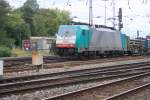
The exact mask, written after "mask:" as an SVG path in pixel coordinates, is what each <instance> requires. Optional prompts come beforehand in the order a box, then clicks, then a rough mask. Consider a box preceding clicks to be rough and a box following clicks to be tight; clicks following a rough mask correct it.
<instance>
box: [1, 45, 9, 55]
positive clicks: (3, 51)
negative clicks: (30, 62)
mask: <svg viewBox="0 0 150 100" xmlns="http://www.w3.org/2000/svg"><path fill="white" fill-rule="evenodd" d="M10 56H11V49H10V48H8V47H6V46H3V45H0V57H10Z"/></svg>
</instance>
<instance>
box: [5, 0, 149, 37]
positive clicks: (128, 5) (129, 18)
mask: <svg viewBox="0 0 150 100" xmlns="http://www.w3.org/2000/svg"><path fill="white" fill-rule="evenodd" d="M6 1H8V2H9V4H10V5H11V7H12V8H18V7H20V6H22V5H23V3H24V2H25V1H26V0H6ZM37 1H38V4H39V5H40V8H59V9H62V10H67V11H69V12H70V14H71V16H70V17H71V18H73V20H74V21H80V22H87V23H88V21H89V19H88V17H89V0H37ZM68 1H69V2H68ZM92 1H93V22H94V24H100V25H105V3H106V19H107V20H106V25H107V26H113V24H112V20H110V19H111V18H112V17H113V6H112V0H92ZM114 1H115V16H116V18H117V16H118V10H119V8H122V12H123V26H124V28H123V29H122V31H123V32H125V33H126V34H127V35H129V36H130V37H131V38H135V37H136V36H137V34H136V32H137V30H139V32H140V36H141V37H145V36H146V35H150V1H149V0H148V2H147V3H144V2H143V0H130V1H129V2H128V0H114ZM116 24H117V21H116Z"/></svg>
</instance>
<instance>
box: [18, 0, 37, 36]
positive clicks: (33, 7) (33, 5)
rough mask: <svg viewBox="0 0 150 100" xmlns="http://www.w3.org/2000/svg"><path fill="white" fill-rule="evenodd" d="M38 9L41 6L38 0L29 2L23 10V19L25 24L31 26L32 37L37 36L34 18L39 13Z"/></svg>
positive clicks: (28, 0) (29, 0)
mask: <svg viewBox="0 0 150 100" xmlns="http://www.w3.org/2000/svg"><path fill="white" fill-rule="evenodd" d="M38 9H39V5H38V3H37V1H36V0H27V1H26V2H25V3H24V5H23V7H22V8H21V11H22V17H23V19H24V20H25V22H26V23H28V24H29V25H30V31H31V34H32V35H36V34H34V26H33V16H34V14H35V13H36V12H37V11H38Z"/></svg>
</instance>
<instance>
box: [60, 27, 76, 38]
mask: <svg viewBox="0 0 150 100" xmlns="http://www.w3.org/2000/svg"><path fill="white" fill-rule="evenodd" d="M75 33H76V29H75V28H72V27H61V28H60V29H59V31H58V35H59V36H61V37H72V36H74V35H75Z"/></svg>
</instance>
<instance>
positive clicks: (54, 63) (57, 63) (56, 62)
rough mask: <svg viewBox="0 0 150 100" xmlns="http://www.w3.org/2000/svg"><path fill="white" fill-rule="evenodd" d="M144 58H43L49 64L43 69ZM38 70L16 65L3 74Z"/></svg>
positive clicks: (29, 65) (6, 69)
mask: <svg viewBox="0 0 150 100" xmlns="http://www.w3.org/2000/svg"><path fill="white" fill-rule="evenodd" d="M141 58H144V57H141V56H138V57H127V56H125V57H123V58H122V57H117V58H107V59H96V60H88V61H87V59H83V60H82V61H78V59H76V58H64V57H63V58H58V57H54V58H48V57H47V58H45V59H44V61H45V63H50V65H47V64H44V69H49V68H58V67H64V64H69V66H78V65H84V64H95V63H103V62H113V61H122V60H132V59H141ZM38 69H39V68H38V67H36V66H33V65H31V64H18V65H16V66H9V67H8V66H7V67H4V73H12V72H20V71H30V70H38Z"/></svg>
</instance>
